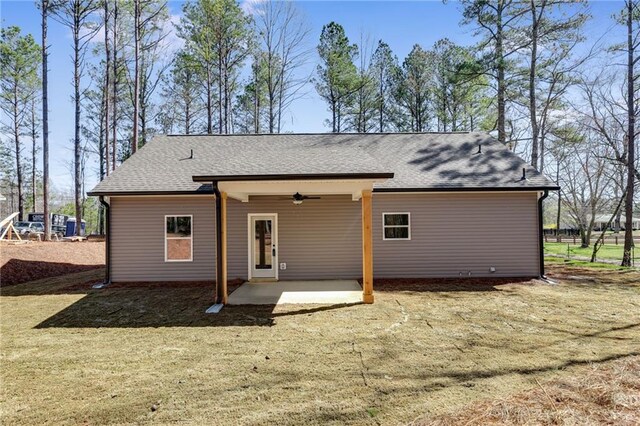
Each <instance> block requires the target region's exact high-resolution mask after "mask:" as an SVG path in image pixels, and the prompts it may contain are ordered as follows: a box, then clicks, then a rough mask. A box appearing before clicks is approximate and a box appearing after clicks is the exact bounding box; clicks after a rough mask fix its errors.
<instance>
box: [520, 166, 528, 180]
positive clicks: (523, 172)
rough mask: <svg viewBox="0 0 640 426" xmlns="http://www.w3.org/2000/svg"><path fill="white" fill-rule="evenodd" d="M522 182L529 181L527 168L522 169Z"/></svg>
mask: <svg viewBox="0 0 640 426" xmlns="http://www.w3.org/2000/svg"><path fill="white" fill-rule="evenodd" d="M520 180H529V179H527V169H526V168H525V167H523V168H522V177H521V178H520Z"/></svg>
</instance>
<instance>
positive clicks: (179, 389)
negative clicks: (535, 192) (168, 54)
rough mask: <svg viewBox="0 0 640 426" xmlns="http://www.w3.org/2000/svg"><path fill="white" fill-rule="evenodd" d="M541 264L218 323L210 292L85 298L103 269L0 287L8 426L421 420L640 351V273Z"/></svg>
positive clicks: (109, 292) (160, 290)
mask: <svg viewBox="0 0 640 426" xmlns="http://www.w3.org/2000/svg"><path fill="white" fill-rule="evenodd" d="M548 269H549V275H550V276H551V277H553V278H556V279H558V280H561V284H559V285H548V284H543V283H540V282H537V281H531V282H526V281H525V282H514V283H510V284H501V285H478V286H477V287H472V286H458V287H456V286H451V287H446V286H438V287H435V288H434V287H432V288H429V287H428V286H422V287H420V286H416V285H412V286H410V287H409V286H406V287H403V286H396V287H392V286H391V285H385V286H378V287H377V291H376V293H375V295H376V303H375V304H373V305H352V306H314V305H307V306H296V305H291V306H283V307H273V306H257V307H256V306H254V307H251V306H244V307H231V306H228V307H225V308H224V309H223V310H222V312H221V313H220V314H218V315H205V314H204V310H205V308H206V307H208V306H209V304H210V303H211V288H210V286H207V285H204V284H203V283H195V284H193V285H182V286H169V285H165V286H162V287H157V288H156V287H152V286H151V287H150V286H136V287H131V288H112V289H104V290H92V289H90V285H89V284H90V283H91V282H95V281H98V280H99V279H100V278H101V275H100V274H101V271H100V270H97V271H86V272H81V273H77V274H72V275H67V276H64V277H58V278H48V279H44V280H40V281H33V282H30V283H23V284H17V285H14V286H10V287H6V288H2V289H1V291H2V295H1V297H0V312H1V315H2V321H1V324H0V343H1V357H2V358H1V361H0V362H1V365H2V369H1V371H0V379H1V383H2V387H1V391H2V393H1V395H0V414H1V416H2V423H3V424H29V425H31V424H41V423H51V424H77V423H89V424H122V423H151V422H154V423H163V424H164V423H177V422H180V423H186V424H208V423H216V424H237V423H241V424H267V423H269V424H285V425H287V424H403V423H407V422H411V421H414V420H415V419H420V421H421V422H427V423H428V422H429V421H430V420H429V419H437V418H439V417H438V416H443V415H447V414H454V413H456V412H460V410H463V409H465V407H468V406H469V404H474V403H480V402H481V401H486V400H495V399H505V398H508V397H510V396H512V395H513V394H514V393H518V392H524V391H527V390H530V389H533V388H537V387H538V386H539V384H540V383H543V384H544V383H547V382H548V381H550V380H568V379H569V378H571V377H578V376H584V375H588V374H589V372H590V371H591V370H592V369H593V368H594V367H597V366H603V367H608V366H609V365H610V364H611V363H612V362H614V361H615V360H618V359H621V360H624V359H629V357H631V356H634V355H635V356H637V355H639V354H640V332H639V331H640V284H639V283H640V273H638V272H637V271H631V270H625V271H616V272H615V273H612V271H611V270H609V269H593V268H592V269H587V268H581V267H574V266H564V265H563V266H559V265H550V266H549V268H548ZM409 289H410V290H409ZM436 290H437V291H436ZM530 421H531V422H533V423H537V422H536V421H535V420H531V419H530ZM576 423H580V422H579V421H577V422H576Z"/></svg>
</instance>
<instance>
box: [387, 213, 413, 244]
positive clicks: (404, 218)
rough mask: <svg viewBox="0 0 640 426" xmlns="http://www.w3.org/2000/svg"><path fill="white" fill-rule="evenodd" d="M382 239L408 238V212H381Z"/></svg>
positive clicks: (409, 235)
mask: <svg viewBox="0 0 640 426" xmlns="http://www.w3.org/2000/svg"><path fill="white" fill-rule="evenodd" d="M382 239H383V240H410V239H411V219H410V215H409V213H382Z"/></svg>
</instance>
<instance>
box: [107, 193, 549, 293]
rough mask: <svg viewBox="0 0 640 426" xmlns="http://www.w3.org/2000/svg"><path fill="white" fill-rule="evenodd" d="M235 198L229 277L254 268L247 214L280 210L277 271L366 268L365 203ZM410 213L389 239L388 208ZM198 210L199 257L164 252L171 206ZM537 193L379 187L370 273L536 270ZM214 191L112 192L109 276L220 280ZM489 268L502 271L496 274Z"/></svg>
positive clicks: (307, 274)
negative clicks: (399, 235) (171, 257)
mask: <svg viewBox="0 0 640 426" xmlns="http://www.w3.org/2000/svg"><path fill="white" fill-rule="evenodd" d="M282 198H283V197H274V196H260V197H251V198H250V202H248V203H241V202H239V201H236V200H233V199H229V200H228V210H227V220H228V234H227V235H228V240H227V241H228V278H229V279H235V278H241V279H246V278H247V277H248V239H249V238H248V217H247V215H248V214H249V213H260V214H268V213H277V214H278V247H277V250H278V262H279V263H280V262H285V263H286V264H287V269H286V270H280V271H279V279H281V280H296V279H347V278H360V277H361V276H362V225H361V203H360V202H355V201H352V200H351V196H335V195H334V196H323V197H322V199H320V200H306V201H304V203H302V205H299V206H295V205H293V203H292V202H291V201H290V200H287V199H282ZM384 212H408V213H410V214H411V240H397V241H394V240H383V239H382V214H383V213H384ZM174 214H175V215H193V261H192V262H165V261H164V217H165V215H174ZM537 226H538V225H537V194H536V193H534V192H527V193H517V192H502V193H501V192H496V193H489V192H481V193H421V194H420V193H416V194H385V193H374V194H373V248H374V250H373V264H374V278H403V277H411V278H414V277H415V278H417V277H457V276H459V275H460V273H462V274H463V275H468V272H471V275H472V276H536V275H538V265H539V251H538V229H537ZM215 246H216V244H215V201H214V199H213V197H209V196H198V197H113V198H111V262H112V264H111V276H112V280H113V281H115V282H117V281H172V280H175V281H177V280H214V279H215V262H216V260H215V250H216V249H215ZM490 267H495V268H496V272H495V273H491V272H490V271H489V268H490Z"/></svg>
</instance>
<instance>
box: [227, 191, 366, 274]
mask: <svg viewBox="0 0 640 426" xmlns="http://www.w3.org/2000/svg"><path fill="white" fill-rule="evenodd" d="M283 198H285V197H284V196H283V197H272V196H256V197H251V198H250V201H249V202H248V203H242V202H240V201H236V200H232V199H230V200H229V204H228V209H227V221H228V231H229V232H228V235H229V237H228V240H227V241H228V243H227V244H228V259H229V260H228V262H229V263H228V265H229V266H228V277H229V279H233V278H243V279H246V278H247V275H248V268H249V263H248V259H247V256H248V244H249V242H248V216H247V215H248V214H249V213H277V214H278V247H277V249H278V262H279V263H281V262H285V263H286V264H287V269H286V270H284V271H283V270H281V271H279V277H278V278H279V279H280V280H299V279H344V278H359V277H361V276H362V225H361V221H360V215H361V209H360V202H357V201H352V200H351V196H343V195H340V196H335V195H334V196H331V195H326V196H322V199H320V200H305V201H304V202H303V203H302V204H301V205H298V206H296V205H293V203H292V202H291V200H290V199H283Z"/></svg>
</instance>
